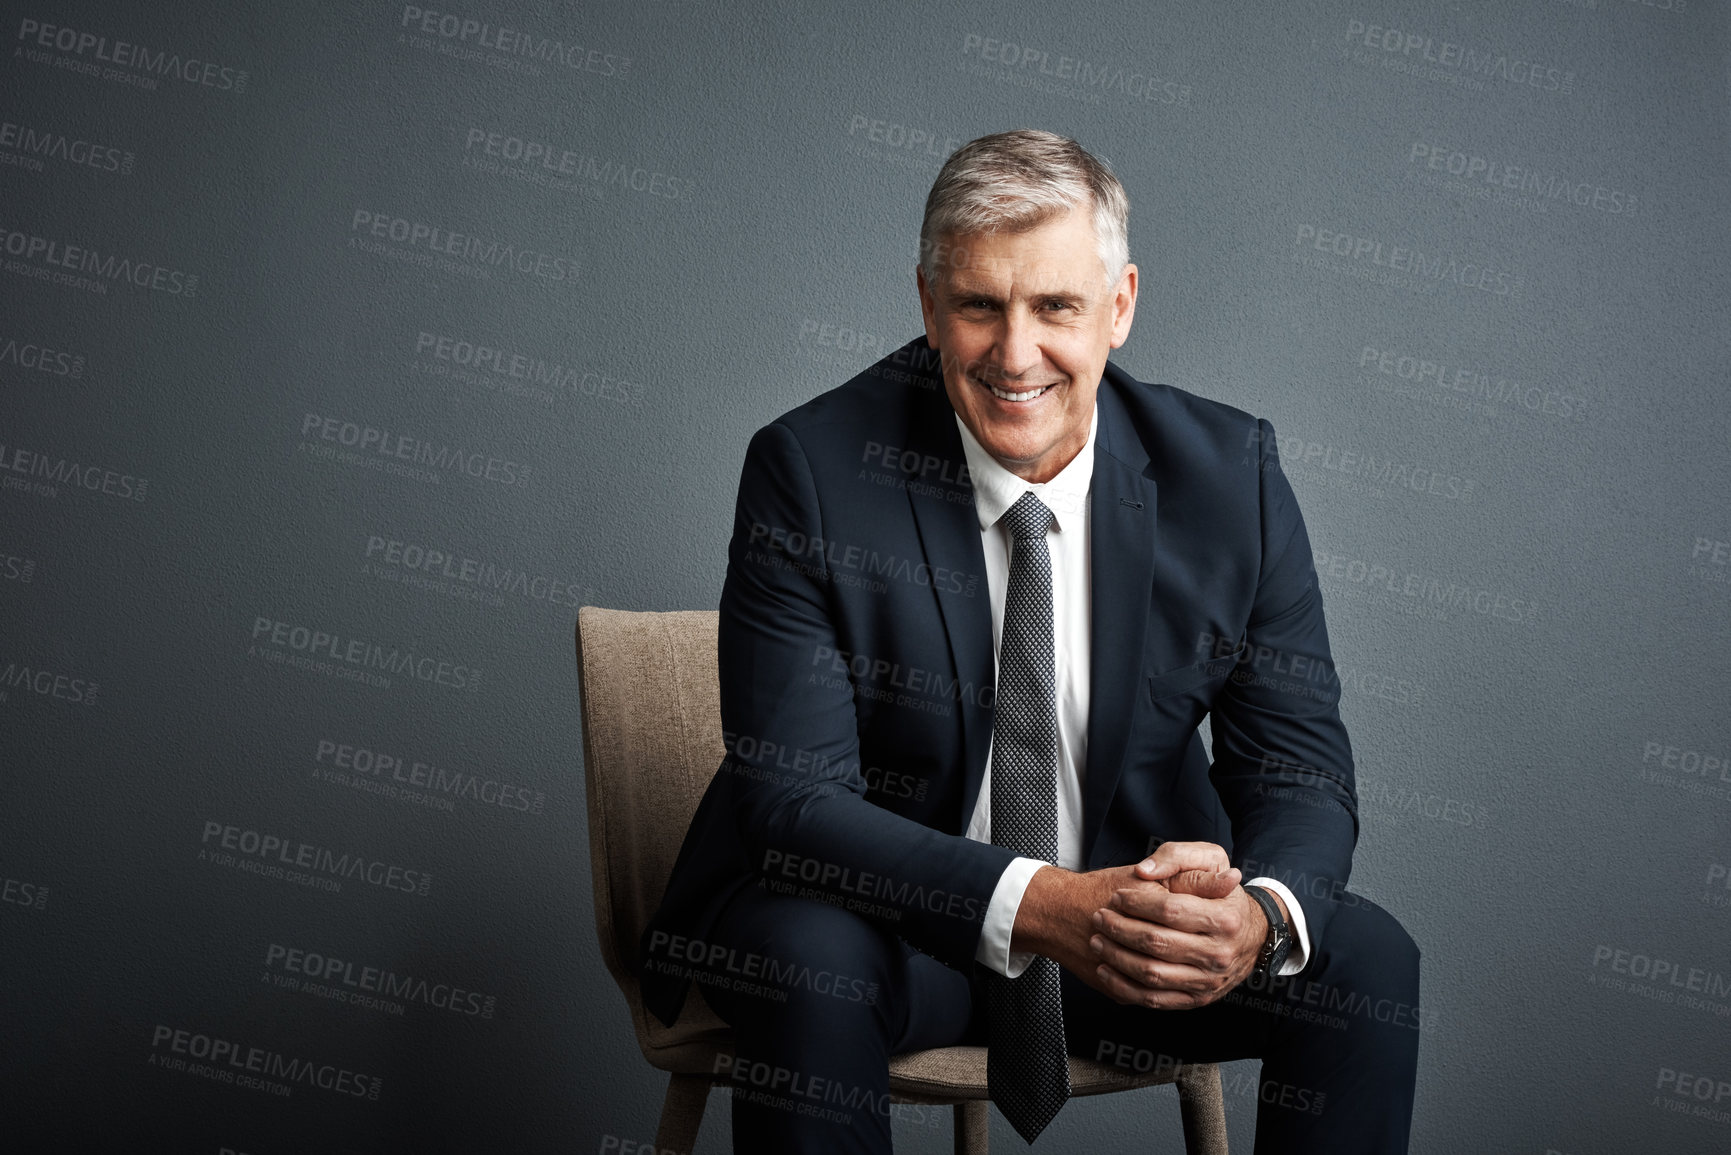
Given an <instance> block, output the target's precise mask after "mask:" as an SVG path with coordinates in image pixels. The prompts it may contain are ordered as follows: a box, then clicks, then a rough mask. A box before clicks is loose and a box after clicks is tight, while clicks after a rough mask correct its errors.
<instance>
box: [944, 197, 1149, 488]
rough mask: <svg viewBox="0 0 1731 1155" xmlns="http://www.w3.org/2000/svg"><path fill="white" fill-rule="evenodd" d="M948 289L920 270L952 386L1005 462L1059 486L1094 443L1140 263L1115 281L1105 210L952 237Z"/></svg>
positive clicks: (956, 400)
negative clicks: (1103, 250) (1104, 380)
mask: <svg viewBox="0 0 1731 1155" xmlns="http://www.w3.org/2000/svg"><path fill="white" fill-rule="evenodd" d="M941 239H942V241H943V244H944V246H945V248H944V253H945V254H947V255H950V256H952V257H953V259H948V260H945V261H943V262H942V263H940V265H939V271H938V279H937V283H936V284H927V283H926V278H925V273H924V272H923V271H917V272H916V277H917V280H918V282H919V289H920V309H921V311H922V312H923V313H924V314H925V321H926V341H927V342H928V343H929V344H930V345H931V346H932V347H933V348H934V349H937V350H938V351H939V352H941V353H942V354H943V358H942V359H943V367H944V391H945V392H946V393H948V394H949V398H950V404H951V405H952V406H954V407H955V410H956V413H957V414H958V415H960V417H961V419H962V422H963V423H964V424H965V425H967V427H968V431H969V432H970V433H972V434H973V435H974V437H975V438H976V439H977V440H978V441H979V443H980V445H981V446H983V447H984V448H985V450H986V452H988V453H990V454H991V455H992V456H993V457H995V458H996V459H997V460H998V461H999V462H1000V463H1001V464H1002V465H1003V466H1004V468H1006V469H1008V470H1010V471H1011V472H1012V473H1015V474H1016V475H1017V476H1019V477H1023V478H1026V479H1027V480H1028V481H1032V482H1042V481H1050V480H1051V479H1052V478H1053V477H1055V476H1057V474H1058V471H1059V470H1061V469H1063V468H1064V466H1066V465H1068V464H1069V463H1070V459H1071V458H1073V457H1075V456H1076V454H1077V453H1078V452H1080V451H1081V449H1082V446H1083V445H1084V444H1085V443H1086V442H1087V440H1088V426H1089V424H1090V422H1091V421H1092V419H1093V415H1094V393H1095V390H1096V389H1098V388H1099V385H1100V374H1101V373H1102V372H1104V371H1105V368H1106V356H1107V354H1108V353H1110V352H1111V351H1112V350H1113V349H1116V348H1118V347H1119V346H1120V345H1122V344H1123V343H1124V341H1125V339H1126V338H1127V337H1129V335H1130V322H1131V320H1132V319H1133V318H1134V317H1135V313H1136V266H1135V265H1126V266H1125V268H1124V272H1123V274H1122V275H1121V276H1119V278H1118V281H1117V283H1116V284H1115V285H1114V284H1111V283H1109V282H1108V281H1107V280H1106V272H1105V270H1104V269H1103V268H1101V265H1100V254H1099V248H1098V243H1097V241H1096V239H1095V236H1094V224H1093V209H1092V207H1090V206H1086V205H1084V206H1079V207H1077V208H1074V209H1071V210H1070V211H1069V212H1068V213H1066V214H1065V215H1063V216H1056V217H1052V218H1051V219H1049V220H1047V221H1046V222H1045V223H1043V224H1041V225H1038V226H1037V227H1035V228H1032V229H1029V230H1027V231H1026V232H1020V233H975V234H970V235H968V236H946V237H943V238H941Z"/></svg>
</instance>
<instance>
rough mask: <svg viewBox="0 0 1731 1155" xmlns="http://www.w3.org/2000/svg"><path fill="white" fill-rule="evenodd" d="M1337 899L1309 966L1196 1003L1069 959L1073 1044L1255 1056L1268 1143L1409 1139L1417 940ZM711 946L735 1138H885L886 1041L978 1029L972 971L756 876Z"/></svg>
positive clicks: (1178, 1058) (978, 994)
mask: <svg viewBox="0 0 1731 1155" xmlns="http://www.w3.org/2000/svg"><path fill="white" fill-rule="evenodd" d="M1338 901H1340V903H1341V907H1340V909H1339V910H1338V911H1336V913H1335V915H1334V918H1333V920H1332V921H1331V922H1330V924H1329V930H1328V936H1327V938H1326V939H1325V940H1324V941H1323V942H1322V943H1321V944H1319V948H1318V950H1317V951H1316V952H1315V955H1314V956H1313V957H1312V958H1311V959H1310V960H1309V962H1308V964H1307V965H1306V967H1305V969H1304V971H1303V972H1301V973H1300V974H1298V975H1295V976H1292V977H1290V978H1277V979H1273V980H1269V981H1267V982H1265V983H1260V984H1259V983H1256V982H1254V981H1248V982H1246V983H1245V984H1242V985H1240V986H1239V987H1238V988H1236V989H1235V990H1233V991H1231V992H1229V993H1228V994H1227V995H1226V996H1224V997H1223V998H1221V999H1219V1000H1217V1001H1216V1002H1214V1003H1212V1004H1210V1005H1208V1006H1206V1007H1201V1008H1197V1009H1195V1010H1184V1011H1161V1010H1150V1009H1148V1008H1144V1007H1126V1006H1122V1005H1120V1004H1118V1003H1115V1002H1113V1001H1112V1000H1111V999H1109V998H1107V997H1106V996H1105V995H1102V994H1100V993H1099V992H1098V991H1095V990H1094V989H1092V988H1091V987H1088V986H1086V985H1085V984H1083V983H1082V982H1080V981H1079V980H1077V979H1076V978H1075V976H1074V975H1071V974H1070V973H1069V972H1068V971H1066V972H1064V976H1063V997H1064V1027H1065V1034H1066V1036H1067V1040H1066V1041H1067V1044H1068V1047H1069V1050H1070V1053H1071V1054H1072V1055H1078V1056H1081V1057H1083V1058H1088V1059H1093V1060H1095V1061H1097V1062H1102V1063H1106V1064H1108V1065H1111V1066H1115V1067H1118V1068H1120V1069H1122V1070H1124V1071H1125V1073H1126V1074H1132V1073H1146V1072H1148V1071H1150V1070H1153V1071H1169V1070H1173V1069H1174V1068H1175V1066H1176V1065H1177V1064H1178V1063H1190V1062H1225V1061H1229V1060H1235V1059H1249V1058H1260V1059H1261V1060H1262V1074H1261V1078H1260V1081H1259V1083H1258V1085H1257V1088H1256V1092H1257V1117H1256V1151H1257V1152H1258V1153H1259V1155H1262V1153H1268V1155H1273V1153H1275V1152H1279V1153H1282V1155H1291V1153H1295V1152H1329V1153H1332V1155H1346V1153H1350V1152H1379V1153H1381V1152H1401V1151H1405V1150H1406V1148H1407V1134H1408V1130H1409V1127H1410V1123H1411V1118H1412V1104H1413V1089H1414V1084H1415V1081H1416V1077H1417V1068H1418V1037H1419V1019H1420V1015H1419V1006H1418V982H1419V952H1418V948H1417V947H1416V946H1415V945H1414V944H1413V941H1412V939H1411V937H1409V936H1408V935H1407V933H1406V931H1405V930H1404V929H1402V928H1401V926H1400V924H1399V923H1398V922H1397V921H1396V920H1395V919H1394V917H1393V916H1392V915H1390V914H1389V913H1388V912H1387V911H1385V910H1383V909H1382V908H1381V907H1378V906H1376V905H1374V904H1372V903H1370V902H1368V901H1367V900H1364V899H1362V898H1358V897H1357V896H1355V895H1353V894H1351V893H1350V892H1348V893H1346V894H1345V895H1344V897H1343V898H1341V899H1339V900H1338ZM709 945H710V947H711V950H710V952H709V954H710V957H711V958H721V957H724V958H725V959H726V962H725V963H724V964H723V965H722V966H721V967H718V968H715V969H714V970H713V971H712V973H711V974H710V975H709V976H708V977H707V978H706V980H705V981H704V988H703V989H704V997H705V998H706V999H707V1000H708V1002H709V1003H710V1005H711V1006H712V1007H713V1008H714V1009H715V1011H716V1013H717V1014H719V1015H720V1016H721V1017H722V1018H723V1019H725V1020H726V1021H727V1022H728V1023H729V1024H730V1025H731V1026H732V1027H733V1030H734V1035H735V1041H736V1057H735V1059H734V1060H733V1062H732V1063H731V1065H728V1066H726V1067H724V1068H721V1069H719V1070H718V1073H719V1074H724V1075H726V1076H727V1078H728V1084H729V1086H730V1087H731V1090H732V1093H733V1149H734V1150H735V1151H736V1152H741V1153H745V1152H750V1153H752V1155H757V1153H760V1152H763V1153H780V1152H789V1153H791V1152H802V1153H804V1152H810V1153H813V1155H818V1153H824V1155H828V1153H831V1152H855V1153H860V1155H865V1153H868V1152H869V1153H874V1155H881V1153H884V1152H888V1151H890V1150H891V1143H890V1122H891V1119H892V1117H895V1116H898V1115H901V1116H908V1117H911V1115H910V1113H911V1112H913V1111H914V1109H913V1108H911V1107H909V1106H906V1105H899V1104H898V1105H895V1106H893V1107H892V1105H891V1104H890V1102H889V1071H888V1062H889V1057H890V1056H891V1055H894V1054H900V1053H902V1052H905V1051H916V1050H923V1049H925V1048H928V1047H942V1046H951V1045H955V1044H958V1043H970V1044H984V1042H985V1012H984V1004H985V993H984V990H983V988H982V987H981V986H980V984H979V983H977V982H975V981H971V980H970V977H969V976H968V975H964V974H963V973H961V972H960V971H957V970H953V969H951V968H950V967H947V966H945V965H944V964H942V963H940V962H938V961H937V960H936V959H933V958H932V957H930V956H929V955H926V954H923V953H921V952H919V951H917V950H915V949H914V948H912V947H911V946H909V945H908V944H907V943H906V942H904V941H903V940H902V939H901V938H900V937H899V936H897V935H896V934H895V933H894V932H893V931H892V930H889V929H887V928H885V927H884V926H882V925H880V924H876V923H874V922H871V921H868V920H867V919H866V918H864V917H862V916H860V915H858V914H854V913H851V912H849V911H847V910H844V909H842V908H841V907H838V906H832V905H828V904H825V903H820V902H816V901H813V900H811V899H808V898H800V897H794V896H789V895H780V894H774V893H771V892H769V891H767V890H765V889H763V888H762V887H760V886H747V887H744V888H742V889H741V891H740V892H739V894H738V895H737V896H736V897H735V898H734V899H733V900H732V901H731V902H730V903H729V904H728V906H727V907H726V909H725V910H724V911H723V912H722V913H721V915H720V917H719V918H718V920H717V922H716V925H715V928H714V931H713V933H712V936H711V943H710V944H709ZM720 948H725V951H726V953H725V955H723V953H722V950H721V949H720ZM1070 1109H1072V1110H1073V1109H1074V1108H1073V1107H1072V1108H1070ZM1131 1109H1133V1108H1131ZM931 1110H932V1109H931V1108H929V1107H925V1108H920V1109H919V1111H918V1114H919V1115H920V1116H925V1115H926V1114H927V1113H929V1112H930V1111H931ZM1060 1118H1062V1113H1060ZM1039 1145H1042V1146H1044V1145H1045V1144H1039Z"/></svg>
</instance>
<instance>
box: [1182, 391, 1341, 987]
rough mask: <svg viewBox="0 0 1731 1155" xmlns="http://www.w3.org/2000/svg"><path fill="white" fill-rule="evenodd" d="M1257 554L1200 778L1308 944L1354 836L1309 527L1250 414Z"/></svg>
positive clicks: (1316, 934) (1330, 904)
mask: <svg viewBox="0 0 1731 1155" xmlns="http://www.w3.org/2000/svg"><path fill="white" fill-rule="evenodd" d="M1252 436H1253V438H1254V439H1255V440H1256V441H1257V442H1258V466H1259V469H1258V473H1259V485H1260V497H1261V509H1262V528H1261V533H1262V541H1261V548H1262V562H1261V567H1260V570H1259V572H1258V577H1257V588H1256V596H1255V602H1254V605H1253V607H1252V609H1251V614H1250V620H1249V622H1248V624H1247V625H1246V628H1245V638H1244V643H1243V647H1242V649H1241V651H1240V657H1239V664H1238V667H1237V669H1235V670H1234V671H1233V674H1232V676H1231V677H1230V678H1228V679H1227V681H1226V685H1225V686H1224V688H1223V689H1222V691H1221V693H1220V696H1219V698H1218V699H1217V700H1216V702H1215V704H1214V715H1213V730H1214V764H1213V766H1212V767H1211V769H1210V771H1209V776H1210V778H1211V779H1212V781H1213V782H1214V786H1215V789H1216V790H1217V791H1218V792H1219V794H1220V798H1221V802H1222V805H1223V806H1224V807H1225V809H1226V813H1227V816H1228V817H1229V818H1230V820H1231V823H1232V841H1233V857H1234V859H1235V860H1237V864H1238V865H1239V867H1240V868H1241V869H1242V870H1243V872H1244V875H1245V877H1247V878H1249V877H1252V876H1255V875H1262V876H1267V877H1271V878H1275V879H1278V880H1279V881H1281V882H1282V883H1284V884H1285V885H1286V886H1287V887H1289V888H1290V889H1291V890H1292V891H1293V892H1294V893H1295V894H1296V895H1297V898H1298V901H1299V902H1301V903H1303V904H1304V913H1305V919H1306V922H1307V924H1308V930H1309V937H1310V945H1311V953H1310V957H1311V958H1315V957H1316V953H1315V952H1316V948H1317V946H1318V945H1319V944H1320V943H1321V942H1322V940H1323V939H1324V938H1325V937H1326V936H1327V933H1328V923H1329V920H1330V917H1331V916H1332V914H1333V912H1334V911H1335V910H1336V909H1338V908H1339V906H1340V905H1341V904H1342V903H1350V902H1353V901H1355V900H1354V897H1353V896H1351V895H1348V894H1346V893H1345V888H1346V881H1347V876H1348V875H1349V873H1350V872H1351V869H1352V850H1353V847H1354V845H1355V844H1356V843H1357V841H1358V798H1357V793H1356V789H1355V786H1354V783H1353V764H1352V746H1351V743H1350V742H1349V741H1348V740H1347V735H1346V727H1345V726H1344V725H1343V724H1342V723H1341V720H1340V679H1339V677H1338V676H1337V674H1336V673H1335V669H1334V659H1333V657H1332V655H1331V654H1330V652H1329V646H1328V628H1327V625H1326V624H1325V623H1324V621H1323V614H1322V595H1321V593H1320V591H1319V590H1318V588H1317V581H1316V571H1315V565H1314V562H1313V560H1312V554H1311V549H1310V536H1309V535H1308V534H1307V533H1306V532H1305V529H1304V518H1303V516H1302V515H1301V514H1300V513H1299V509H1298V501H1297V499H1296V498H1295V497H1294V496H1293V493H1292V487H1291V486H1290V485H1289V484H1288V483H1287V480H1286V475H1285V474H1284V473H1282V472H1281V469H1280V459H1279V455H1278V452H1277V449H1276V443H1275V436H1274V429H1273V427H1272V426H1271V425H1269V423H1268V422H1267V421H1259V422H1258V428H1257V432H1256V433H1255V434H1253V435H1252Z"/></svg>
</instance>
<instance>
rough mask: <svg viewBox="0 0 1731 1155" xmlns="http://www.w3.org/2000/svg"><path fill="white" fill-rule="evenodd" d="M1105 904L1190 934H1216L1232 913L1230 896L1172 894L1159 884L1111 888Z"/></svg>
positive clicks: (1113, 908)
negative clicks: (1110, 894) (1109, 897)
mask: <svg viewBox="0 0 1731 1155" xmlns="http://www.w3.org/2000/svg"><path fill="white" fill-rule="evenodd" d="M1107 907H1108V909H1111V910H1115V911H1117V912H1118V913H1119V914H1125V915H1129V916H1130V917H1132V918H1140V919H1146V920H1147V921H1149V922H1158V923H1161V924H1163V925H1165V926H1169V927H1171V928H1172V929H1173V930H1182V931H1189V932H1190V933H1191V934H1219V933H1220V927H1221V923H1222V921H1223V920H1224V919H1225V918H1226V916H1227V915H1228V914H1230V913H1233V907H1232V903H1231V901H1230V899H1227V898H1202V897H1200V896H1198V895H1194V894H1174V893H1172V892H1171V891H1169V890H1167V889H1166V888H1165V887H1163V886H1156V885H1152V884H1150V885H1140V886H1133V887H1121V888H1120V889H1118V890H1116V891H1113V892H1112V899H1111V901H1110V902H1109V903H1108V904H1107Z"/></svg>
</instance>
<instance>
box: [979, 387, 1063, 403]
mask: <svg viewBox="0 0 1731 1155" xmlns="http://www.w3.org/2000/svg"><path fill="white" fill-rule="evenodd" d="M986 388H988V389H990V390H991V391H992V396H994V397H1001V398H1003V399H1004V400H1005V401H1032V400H1033V399H1034V398H1036V397H1038V396H1039V395H1040V394H1042V393H1044V392H1045V391H1046V390H1047V389H1049V388H1051V386H1049V385H1042V386H1040V387H1039V388H1038V389H1030V390H1028V391H1027V392H1026V393H1012V392H1010V391H1009V390H1008V389H1000V388H998V387H997V386H996V385H987V386H986Z"/></svg>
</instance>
